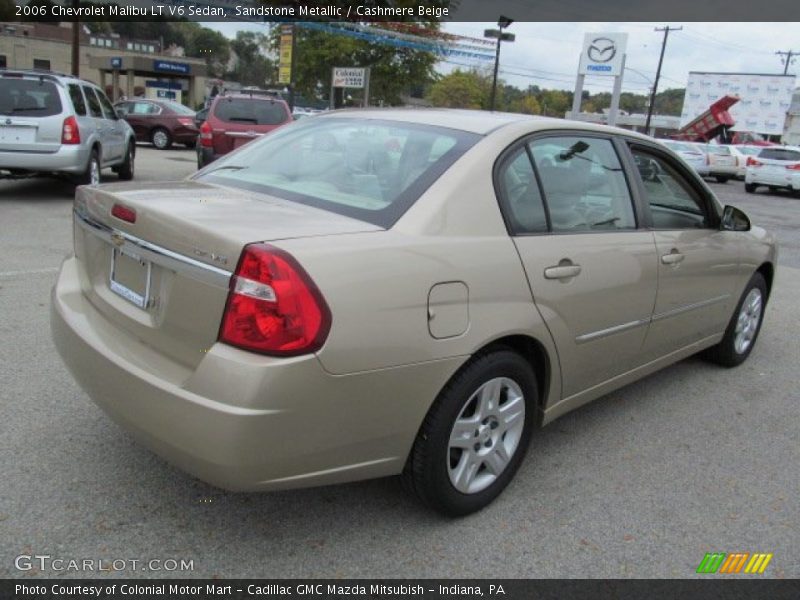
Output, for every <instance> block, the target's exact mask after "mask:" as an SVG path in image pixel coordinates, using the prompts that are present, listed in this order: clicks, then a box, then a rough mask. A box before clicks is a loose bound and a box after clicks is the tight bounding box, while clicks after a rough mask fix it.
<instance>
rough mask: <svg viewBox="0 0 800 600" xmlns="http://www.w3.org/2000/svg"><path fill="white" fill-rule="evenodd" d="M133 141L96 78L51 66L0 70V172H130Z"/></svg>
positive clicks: (83, 177)
mask: <svg viewBox="0 0 800 600" xmlns="http://www.w3.org/2000/svg"><path fill="white" fill-rule="evenodd" d="M135 154H136V142H135V139H134V135H133V130H132V129H131V128H130V126H129V125H128V123H127V122H126V121H125V120H124V119H120V118H119V116H118V115H117V113H116V111H115V110H114V107H113V106H112V105H111V102H109V101H108V98H106V95H105V94H104V93H103V91H102V90H101V89H100V88H98V87H97V86H96V85H95V84H93V83H91V82H89V81H85V80H83V79H78V78H76V77H72V76H69V75H60V74H57V73H52V72H49V71H18V70H13V71H11V70H0V177H25V176H29V175H38V174H48V175H49V174H55V175H68V176H70V177H71V178H72V179H74V180H75V182H76V183H79V184H89V185H95V184H97V183H99V182H100V171H101V169H103V168H106V167H110V168H111V169H112V170H114V171H115V172H117V173H118V174H119V178H120V179H124V180H129V179H132V178H133V170H134V169H133V164H134V158H135Z"/></svg>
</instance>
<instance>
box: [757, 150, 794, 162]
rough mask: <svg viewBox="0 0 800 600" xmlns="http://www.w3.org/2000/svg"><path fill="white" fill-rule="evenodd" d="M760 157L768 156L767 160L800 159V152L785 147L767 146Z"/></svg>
mask: <svg viewBox="0 0 800 600" xmlns="http://www.w3.org/2000/svg"><path fill="white" fill-rule="evenodd" d="M758 157H759V158H766V159H767V160H788V161H800V152H797V151H795V150H786V149H785V148H765V149H764V150H762V151H761V154H759V155H758Z"/></svg>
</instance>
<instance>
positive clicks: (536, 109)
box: [509, 95, 542, 115]
mask: <svg viewBox="0 0 800 600" xmlns="http://www.w3.org/2000/svg"><path fill="white" fill-rule="evenodd" d="M509 110H510V111H511V112H517V113H523V114H526V115H540V114H542V107H541V105H540V104H539V101H538V100H537V99H536V96H534V95H528V96H523V97H522V98H519V99H518V100H515V101H514V102H512V103H511V104H510V106H509Z"/></svg>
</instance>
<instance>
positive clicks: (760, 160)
mask: <svg viewBox="0 0 800 600" xmlns="http://www.w3.org/2000/svg"><path fill="white" fill-rule="evenodd" d="M760 185H762V186H767V187H768V188H769V189H770V191H775V190H778V189H785V190H789V191H791V192H793V193H795V194H798V193H800V148H796V147H792V146H766V147H764V148H761V151H760V152H759V153H758V154H757V155H756V156H750V157H749V158H748V159H747V173H746V174H745V177H744V189H745V191H746V192H748V193H750V194H752V193H753V192H755V191H756V188H758V186H760Z"/></svg>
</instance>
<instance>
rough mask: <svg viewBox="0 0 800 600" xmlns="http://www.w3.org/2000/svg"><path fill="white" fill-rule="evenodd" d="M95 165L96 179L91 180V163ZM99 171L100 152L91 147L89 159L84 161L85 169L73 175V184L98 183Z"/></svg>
mask: <svg viewBox="0 0 800 600" xmlns="http://www.w3.org/2000/svg"><path fill="white" fill-rule="evenodd" d="M93 164H94V165H96V168H97V176H98V180H97V181H96V182H93V181H92V178H93V174H92V165H93ZM100 173H101V166H100V152H98V150H97V148H93V149H92V153H91V154H90V155H89V161H88V162H87V163H86V170H85V171H84V172H83V173H81V174H80V175H77V176H76V177H75V185H92V184H93V183H100V179H99V177H100Z"/></svg>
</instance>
